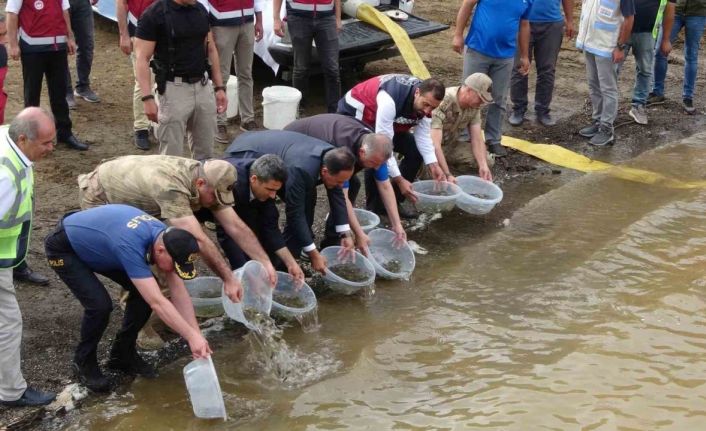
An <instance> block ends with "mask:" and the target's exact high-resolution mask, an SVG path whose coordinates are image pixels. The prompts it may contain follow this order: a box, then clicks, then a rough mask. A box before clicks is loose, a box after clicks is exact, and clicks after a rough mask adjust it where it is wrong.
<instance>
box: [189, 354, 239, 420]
mask: <svg viewBox="0 0 706 431" xmlns="http://www.w3.org/2000/svg"><path fill="white" fill-rule="evenodd" d="M184 382H185V383H186V389H187V390H188V391H189V398H190V399H191V406H192V407H193V409H194V415H196V417H198V418H203V419H215V418H223V420H226V419H227V418H228V416H227V414H226V406H225V403H224V402H223V393H222V392H221V385H220V383H219V382H218V375H217V374H216V368H215V367H214V366H213V360H212V359H211V357H210V356H209V357H208V358H201V359H196V360H194V361H191V362H189V363H188V364H187V365H186V366H185V367H184Z"/></svg>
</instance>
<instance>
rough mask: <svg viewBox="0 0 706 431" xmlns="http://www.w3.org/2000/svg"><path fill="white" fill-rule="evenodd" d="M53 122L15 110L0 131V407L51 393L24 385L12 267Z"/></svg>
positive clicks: (37, 111)
mask: <svg viewBox="0 0 706 431" xmlns="http://www.w3.org/2000/svg"><path fill="white" fill-rule="evenodd" d="M55 138H56V128H55V127H54V118H53V116H52V115H51V114H50V113H49V112H48V111H46V110H44V109H42V108H36V107H30V108H26V109H24V110H23V111H22V112H20V113H19V114H18V115H17V117H15V119H14V120H12V123H10V128H9V129H2V130H0V405H5V406H36V405H45V404H49V403H50V402H51V401H52V400H53V399H54V398H55V394H53V393H48V392H41V391H38V390H36V389H33V388H31V387H29V386H27V382H26V381H25V379H24V377H23V376H22V370H21V369H20V344H21V342H22V315H21V313H20V308H19V305H18V304H17V298H15V288H14V286H13V279H12V268H13V267H15V266H17V265H18V264H20V263H21V262H22V261H23V260H24V259H25V256H26V254H27V249H28V248H29V235H30V232H31V231H32V209H33V206H34V203H33V202H34V194H33V185H34V173H33V170H32V163H33V162H36V161H37V160H39V159H41V158H43V157H44V156H46V155H47V154H49V153H50V152H51V151H52V150H53V149H54V140H55Z"/></svg>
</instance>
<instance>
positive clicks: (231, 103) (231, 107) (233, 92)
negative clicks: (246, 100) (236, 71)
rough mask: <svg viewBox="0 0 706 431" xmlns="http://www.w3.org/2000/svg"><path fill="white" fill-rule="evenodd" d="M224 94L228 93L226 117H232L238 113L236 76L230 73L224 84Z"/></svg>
mask: <svg viewBox="0 0 706 431" xmlns="http://www.w3.org/2000/svg"><path fill="white" fill-rule="evenodd" d="M226 89H227V91H226V94H227V95H228V108H227V109H226V117H227V118H233V117H235V116H236V115H238V77H237V76H233V75H230V76H229V77H228V84H226Z"/></svg>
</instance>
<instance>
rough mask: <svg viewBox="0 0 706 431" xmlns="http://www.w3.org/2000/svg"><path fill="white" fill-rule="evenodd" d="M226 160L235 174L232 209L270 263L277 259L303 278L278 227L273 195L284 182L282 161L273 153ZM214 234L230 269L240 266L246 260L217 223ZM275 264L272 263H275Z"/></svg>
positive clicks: (245, 255) (295, 275)
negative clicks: (257, 241)
mask: <svg viewBox="0 0 706 431" xmlns="http://www.w3.org/2000/svg"><path fill="white" fill-rule="evenodd" d="M226 161H228V162H229V163H230V164H232V165H233V166H235V169H236V171H237V175H238V177H237V180H236V182H235V184H234V185H233V197H234V198H235V207H234V209H235V212H236V213H237V214H238V216H239V217H240V218H241V219H242V220H243V221H244V222H245V224H247V225H248V227H250V229H252V231H253V233H255V235H256V236H257V239H258V240H259V241H260V244H262V247H263V248H264V249H265V251H266V252H267V254H268V255H269V256H270V260H272V262H277V261H278V260H280V261H281V262H282V263H283V264H284V266H285V267H286V268H287V272H289V274H291V275H292V277H294V278H295V279H297V280H304V273H303V272H302V270H301V268H300V267H299V265H298V264H297V261H296V260H295V259H294V256H292V253H291V252H290V251H289V249H288V248H287V246H286V244H285V241H284V237H283V236H282V231H280V229H279V211H278V210H277V205H275V196H276V195H277V192H278V191H279V190H280V189H281V188H282V186H283V185H284V183H285V182H286V181H287V167H286V166H285V164H284V162H283V161H282V159H280V158H279V157H278V156H276V155H274V154H265V155H264V156H262V157H260V158H257V159H254V158H252V159H251V158H248V159H239V158H235V157H229V158H227V159H226ZM216 235H217V237H218V243H219V244H220V245H221V248H223V251H224V252H225V254H226V257H227V258H228V261H229V262H230V266H231V267H232V268H240V267H241V266H243V265H245V262H247V261H248V260H250V257H249V256H248V255H247V254H246V253H245V252H244V251H243V250H242V249H241V248H240V247H239V246H238V244H236V243H235V241H233V239H231V237H230V236H228V234H226V232H225V230H223V228H222V227H221V226H220V225H218V227H217V228H216ZM275 256H276V257H278V258H279V259H276V258H275ZM277 263H279V262H277ZM277 263H276V264H275V265H276V266H279V265H277Z"/></svg>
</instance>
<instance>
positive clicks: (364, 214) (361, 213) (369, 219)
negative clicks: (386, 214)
mask: <svg viewBox="0 0 706 431" xmlns="http://www.w3.org/2000/svg"><path fill="white" fill-rule="evenodd" d="M353 212H355V216H356V218H357V219H358V223H360V228H361V229H363V232H365V233H368V232H370V231H371V230H373V229H375V228H376V227H377V226H378V225H379V224H380V217H379V216H378V215H377V214H375V213H374V212H372V211H368V210H364V209H362V208H353Z"/></svg>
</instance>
